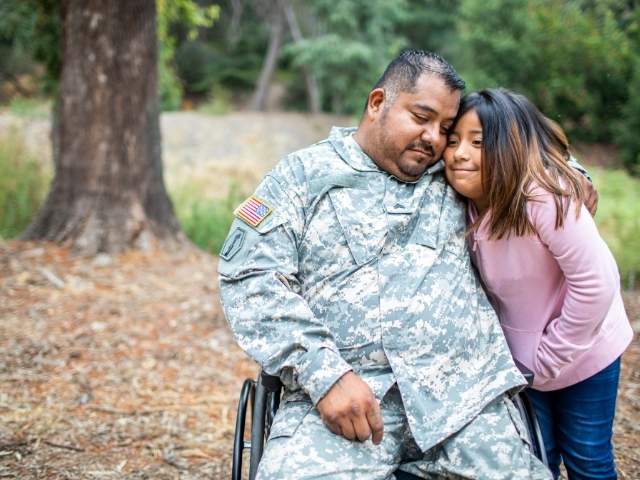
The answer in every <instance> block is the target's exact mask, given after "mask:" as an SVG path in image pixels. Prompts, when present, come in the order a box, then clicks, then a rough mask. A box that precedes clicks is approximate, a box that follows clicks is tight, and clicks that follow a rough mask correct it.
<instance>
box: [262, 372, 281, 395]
mask: <svg viewBox="0 0 640 480" xmlns="http://www.w3.org/2000/svg"><path fill="white" fill-rule="evenodd" d="M260 377H261V379H262V382H261V383H262V386H263V387H264V389H265V390H266V391H267V392H269V393H276V392H279V391H280V389H281V388H282V386H283V385H282V382H281V381H280V377H276V376H275V375H268V374H266V373H264V371H261V372H260Z"/></svg>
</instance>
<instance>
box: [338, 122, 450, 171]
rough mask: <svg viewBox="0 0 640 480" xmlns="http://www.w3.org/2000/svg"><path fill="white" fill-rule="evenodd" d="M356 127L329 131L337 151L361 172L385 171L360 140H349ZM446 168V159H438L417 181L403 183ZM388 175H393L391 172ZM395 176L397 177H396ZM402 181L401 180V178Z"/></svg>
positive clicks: (346, 161)
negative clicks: (362, 146)
mask: <svg viewBox="0 0 640 480" xmlns="http://www.w3.org/2000/svg"><path fill="white" fill-rule="evenodd" d="M356 130H357V128H356V127H347V128H344V127H332V128H331V132H330V133H329V142H331V145H332V146H333V148H334V149H335V151H336V152H337V153H338V155H340V158H342V160H344V162H345V163H347V164H348V165H349V166H350V167H351V168H353V169H354V170H357V171H359V172H384V170H381V169H380V168H378V166H377V165H376V163H375V162H374V161H373V159H372V158H371V157H370V156H369V155H367V154H366V153H364V151H363V150H362V148H361V147H360V145H358V142H356V141H355V139H353V138H352V139H351V140H352V141H348V140H347V138H348V137H349V136H352V135H353V134H354V133H355V132H356ZM442 170H444V161H443V160H438V161H437V162H436V163H434V164H433V165H431V166H430V167H429V168H428V169H427V170H426V171H425V172H424V174H423V175H422V177H420V178H419V179H418V180H416V181H415V182H403V183H418V182H419V181H420V180H421V179H422V178H424V177H425V176H426V175H433V174H434V173H437V172H440V171H442ZM384 173H387V175H390V176H393V175H391V174H389V173H388V172H384ZM394 178H395V177H394ZM399 181H400V180H399Z"/></svg>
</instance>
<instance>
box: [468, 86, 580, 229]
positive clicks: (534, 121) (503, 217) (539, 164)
mask: <svg viewBox="0 0 640 480" xmlns="http://www.w3.org/2000/svg"><path fill="white" fill-rule="evenodd" d="M470 110H475V112H476V114H477V115H478V119H479V120H480V124H481V125H482V142H483V147H482V183H483V188H484V192H485V193H486V194H487V196H488V209H487V211H486V212H490V218H489V238H492V239H500V238H502V237H504V236H507V237H509V236H510V235H514V236H522V235H528V234H535V233H536V232H535V228H534V227H533V225H532V223H531V220H530V219H529V215H528V214H527V202H530V201H536V199H535V196H534V195H532V189H533V188H534V187H536V186H539V187H541V188H543V189H544V190H546V191H547V192H549V193H551V194H552V195H553V199H554V202H555V205H556V222H555V227H556V229H558V228H561V227H562V226H563V224H564V219H565V218H566V216H567V214H568V211H569V203H570V201H571V200H575V202H576V204H577V208H576V217H577V216H578V215H579V213H580V205H582V203H583V200H584V191H583V188H582V185H581V180H580V177H579V175H580V174H579V173H578V172H576V171H575V170H574V169H573V168H572V167H571V166H570V165H569V164H568V160H569V156H570V154H569V142H568V140H567V137H566V135H565V134H564V132H563V131H562V128H560V126H559V125H558V124H557V123H555V122H554V121H552V120H550V119H549V118H547V117H545V116H544V115H543V114H542V113H540V111H539V110H538V109H537V108H536V107H535V105H533V104H532V103H531V102H530V101H529V100H528V99H527V98H526V97H524V96H523V95H519V94H516V93H513V92H510V91H508V90H505V89H492V90H481V91H479V92H476V93H471V94H469V95H467V96H465V97H464V98H463V99H462V101H461V104H460V110H459V112H458V117H457V118H460V117H461V116H462V115H464V114H465V113H467V112H468V111H470ZM486 212H485V213H486ZM483 218H484V215H481V216H480V218H478V219H477V220H476V222H475V223H474V224H473V225H471V227H470V230H471V231H473V230H475V229H477V228H478V226H479V225H480V222H482V220H483Z"/></svg>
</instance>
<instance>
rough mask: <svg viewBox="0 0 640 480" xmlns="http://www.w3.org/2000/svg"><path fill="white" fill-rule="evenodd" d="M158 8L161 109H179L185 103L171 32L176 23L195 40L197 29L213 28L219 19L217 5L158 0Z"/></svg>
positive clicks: (188, 0)
mask: <svg viewBox="0 0 640 480" xmlns="http://www.w3.org/2000/svg"><path fill="white" fill-rule="evenodd" d="M156 5H157V8H158V18H157V25H158V44H159V49H160V51H159V56H158V57H159V61H158V77H159V81H158V83H159V89H160V92H159V93H160V108H161V109H162V110H163V111H166V110H177V109H178V108H179V107H180V104H181V102H182V85H181V84H180V80H179V79H178V76H177V75H176V72H175V68H174V64H173V61H174V57H175V50H176V36H175V34H173V32H172V31H171V27H172V26H174V25H180V27H181V28H182V29H184V30H186V35H187V37H188V38H189V39H192V40H194V39H195V38H196V37H197V34H198V28H202V27H210V26H211V25H212V24H213V22H214V20H216V19H217V18H218V15H219V12H220V10H219V8H218V6H216V5H211V6H208V7H201V6H200V5H198V4H197V3H196V2H194V0H156Z"/></svg>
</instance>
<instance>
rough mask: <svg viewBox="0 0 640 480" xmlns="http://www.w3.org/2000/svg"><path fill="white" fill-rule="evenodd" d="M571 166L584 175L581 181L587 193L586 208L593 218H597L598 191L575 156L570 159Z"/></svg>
mask: <svg viewBox="0 0 640 480" xmlns="http://www.w3.org/2000/svg"><path fill="white" fill-rule="evenodd" d="M569 165H570V166H571V167H572V168H573V169H574V170H577V171H578V172H580V173H581V174H582V175H581V177H580V180H581V183H582V188H583V190H584V193H585V198H584V206H585V207H587V210H589V213H590V214H591V216H595V214H596V210H598V191H597V190H596V187H595V186H594V185H593V180H592V178H591V175H589V172H588V171H587V169H586V168H584V167H583V166H582V165H580V164H579V163H578V161H577V160H576V159H575V157H573V156H571V157H569Z"/></svg>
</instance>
